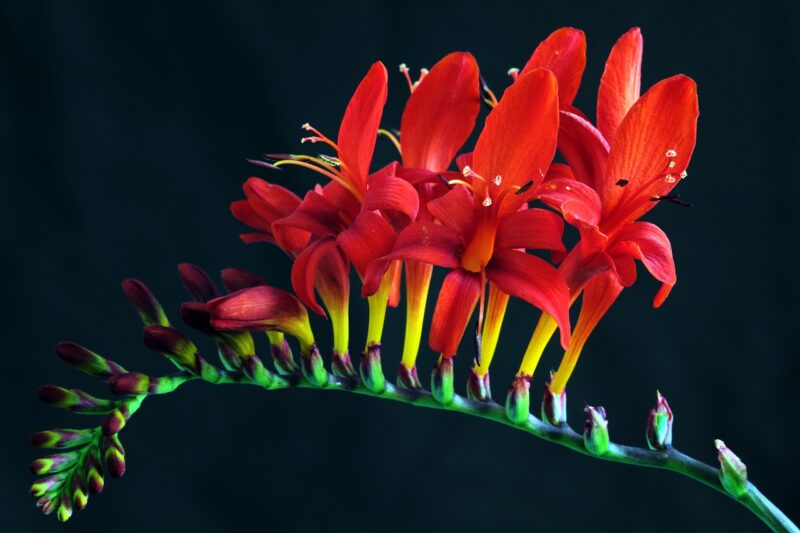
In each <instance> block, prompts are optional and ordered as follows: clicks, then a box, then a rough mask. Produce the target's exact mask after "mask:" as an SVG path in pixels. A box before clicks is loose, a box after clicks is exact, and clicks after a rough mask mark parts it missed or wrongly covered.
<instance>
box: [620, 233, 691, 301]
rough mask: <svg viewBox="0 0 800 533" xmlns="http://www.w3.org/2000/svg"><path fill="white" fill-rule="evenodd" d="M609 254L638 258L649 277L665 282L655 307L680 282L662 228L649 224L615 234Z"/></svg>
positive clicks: (667, 240)
mask: <svg viewBox="0 0 800 533" xmlns="http://www.w3.org/2000/svg"><path fill="white" fill-rule="evenodd" d="M608 253H609V255H611V256H612V257H615V259H616V256H617V255H623V256H629V257H632V258H634V259H639V260H640V261H641V262H642V263H643V264H644V266H645V267H646V268H647V270H648V271H649V272H650V274H652V275H653V277H654V278H656V279H657V280H658V281H660V282H661V283H662V286H661V289H660V290H659V291H658V294H656V297H655V299H654V300H653V307H659V306H660V305H661V304H662V303H664V300H666V299H667V296H669V293H670V291H671V290H672V287H673V286H674V285H675V282H676V281H677V275H676V273H675V261H674V260H673V258H672V245H671V244H670V242H669V238H667V235H666V234H665V233H664V232H663V231H662V230H661V228H659V227H658V226H656V225H655V224H651V223H649V222H633V223H632V224H628V225H626V226H625V227H623V228H622V229H620V230H619V232H618V233H617V234H616V235H614V237H613V242H612V244H611V245H610V246H609V249H608Z"/></svg>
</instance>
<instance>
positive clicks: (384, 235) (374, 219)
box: [336, 211, 395, 279]
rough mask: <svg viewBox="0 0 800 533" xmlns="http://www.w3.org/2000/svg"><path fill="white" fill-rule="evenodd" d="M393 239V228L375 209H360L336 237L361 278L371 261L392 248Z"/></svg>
mask: <svg viewBox="0 0 800 533" xmlns="http://www.w3.org/2000/svg"><path fill="white" fill-rule="evenodd" d="M394 240H395V233H394V229H392V226H391V225H390V224H389V222H388V221H387V220H386V219H385V218H384V217H382V216H381V215H380V214H378V213H377V212H376V211H362V212H361V213H360V214H359V215H358V216H357V217H356V219H355V221H354V222H353V223H352V224H351V225H350V227H349V228H347V229H346V230H344V231H343V232H342V233H340V234H339V235H338V236H337V237H336V242H337V243H339V246H341V247H342V250H343V251H344V254H345V256H347V258H348V259H349V260H350V261H351V262H352V263H353V266H354V267H355V268H356V270H357V271H358V273H359V275H360V276H361V278H362V279H363V278H364V275H365V274H366V271H367V266H368V265H369V264H370V263H371V262H372V261H374V260H375V259H377V258H378V257H382V256H385V255H386V254H388V253H389V252H390V251H391V250H392V246H393V245H394Z"/></svg>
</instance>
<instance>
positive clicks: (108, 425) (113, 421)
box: [100, 404, 128, 437]
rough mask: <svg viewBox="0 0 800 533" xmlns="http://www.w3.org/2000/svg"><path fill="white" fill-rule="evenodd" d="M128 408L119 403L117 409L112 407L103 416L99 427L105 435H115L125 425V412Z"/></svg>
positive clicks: (126, 420)
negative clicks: (111, 409)
mask: <svg viewBox="0 0 800 533" xmlns="http://www.w3.org/2000/svg"><path fill="white" fill-rule="evenodd" d="M127 412H128V409H127V407H126V406H125V405H124V404H123V405H120V407H119V408H118V409H114V410H113V411H111V412H110V413H108V415H107V416H106V417H105V418H103V421H102V422H101V423H100V427H101V429H102V430H103V435H105V436H106V437H110V436H111V435H116V434H117V433H119V432H120V431H121V430H122V428H124V427H125V424H127V423H128V416H127V414H126V413H127Z"/></svg>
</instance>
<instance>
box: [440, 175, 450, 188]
mask: <svg viewBox="0 0 800 533" xmlns="http://www.w3.org/2000/svg"><path fill="white" fill-rule="evenodd" d="M437 177H438V178H439V179H440V180H441V182H442V183H444V184H445V185H447V188H448V189H452V188H453V184H452V183H450V182H449V181H447V178H445V177H444V176H442V175H441V174H438V175H437Z"/></svg>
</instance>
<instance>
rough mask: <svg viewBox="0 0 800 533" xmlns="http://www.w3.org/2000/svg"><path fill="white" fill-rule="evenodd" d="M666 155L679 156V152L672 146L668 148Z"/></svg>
mask: <svg viewBox="0 0 800 533" xmlns="http://www.w3.org/2000/svg"><path fill="white" fill-rule="evenodd" d="M665 155H666V156H667V157H677V156H678V152H676V151H675V150H673V149H671V148H670V149H669V150H667V153H666V154H665Z"/></svg>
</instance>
